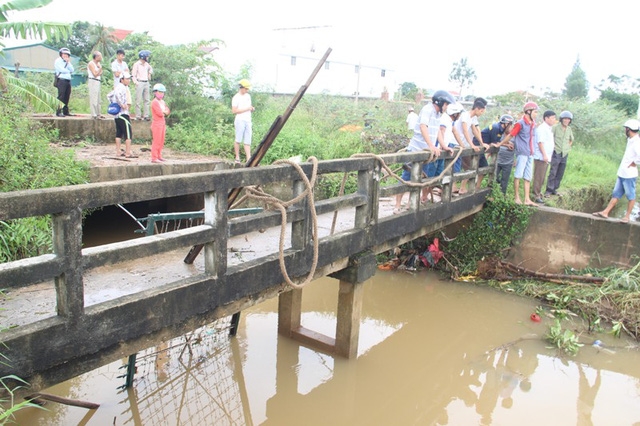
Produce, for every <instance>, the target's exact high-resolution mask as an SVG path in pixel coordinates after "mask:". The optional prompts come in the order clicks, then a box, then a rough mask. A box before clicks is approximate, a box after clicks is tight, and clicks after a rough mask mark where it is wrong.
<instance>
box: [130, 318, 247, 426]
mask: <svg viewBox="0 0 640 426" xmlns="http://www.w3.org/2000/svg"><path fill="white" fill-rule="evenodd" d="M230 320H231V317H227V318H224V319H221V320H218V321H216V322H215V323H212V324H209V325H207V326H204V327H201V328H199V329H197V330H195V331H193V332H191V333H189V334H187V335H185V336H181V337H178V338H175V339H172V340H170V341H168V342H165V343H163V344H161V345H158V346H156V347H154V348H150V349H148V350H146V351H143V352H139V353H138V355H137V360H136V367H137V369H136V373H135V378H134V381H133V386H132V387H131V388H129V389H125V390H123V395H124V396H125V397H126V398H125V399H127V400H128V401H124V400H123V401H122V402H121V404H122V405H123V406H126V407H128V409H127V410H126V412H123V413H122V415H123V417H124V418H126V419H128V420H127V421H125V422H124V423H123V424H149V425H151V424H153V425H172V424H175V425H177V424H179V425H198V426H201V425H203V426H206V425H216V426H217V425H250V424H252V422H251V419H250V415H249V408H248V401H247V400H246V392H245V390H244V379H243V377H242V366H241V362H240V360H241V354H240V349H239V348H238V345H237V341H236V339H233V338H230V337H229V329H230ZM129 421H130V423H129Z"/></svg>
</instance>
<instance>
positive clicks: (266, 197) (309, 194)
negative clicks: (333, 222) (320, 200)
mask: <svg viewBox="0 0 640 426" xmlns="http://www.w3.org/2000/svg"><path fill="white" fill-rule="evenodd" d="M307 161H308V162H310V163H311V164H312V166H313V168H312V171H311V179H309V178H307V175H306V174H305V173H304V170H302V167H300V165H299V164H298V163H296V162H294V161H291V160H278V161H275V162H274V163H273V164H288V165H290V166H292V167H293V168H294V169H296V171H297V172H298V174H299V175H300V180H302V182H303V183H304V186H305V190H304V191H303V192H301V193H300V194H299V195H298V196H296V197H295V198H293V199H291V200H289V201H283V200H280V199H278V198H276V197H274V196H273V195H270V194H267V193H266V192H264V191H263V190H262V189H261V188H260V187H259V186H248V187H246V188H245V191H246V195H245V196H244V197H243V198H242V199H241V200H240V201H242V200H244V199H245V198H250V199H253V200H256V201H259V202H262V203H265V204H268V205H271V206H274V207H276V208H277V209H278V210H280V215H281V221H280V245H279V257H278V260H279V262H280V271H281V272H282V276H283V277H284V280H285V282H286V283H287V285H289V287H292V288H295V289H300V288H302V287H304V286H305V285H307V284H308V283H310V282H311V280H312V279H313V276H314V274H315V271H316V267H317V266H318V216H317V214H316V206H315V201H314V199H313V189H314V187H315V184H316V177H317V174H318V159H317V158H316V157H309V158H308V159H307ZM305 197H306V199H307V204H308V206H309V212H310V213H311V221H312V231H311V232H312V239H313V262H312V265H311V269H310V270H309V274H308V275H307V277H306V278H305V280H304V281H303V282H302V283H300V284H296V283H294V282H293V281H292V280H291V278H290V277H289V274H288V272H287V267H286V265H285V263H284V241H285V233H286V228H287V208H288V207H290V206H292V205H293V204H296V203H297V202H299V201H300V200H302V199H303V198H305ZM240 201H238V203H236V204H239V203H240Z"/></svg>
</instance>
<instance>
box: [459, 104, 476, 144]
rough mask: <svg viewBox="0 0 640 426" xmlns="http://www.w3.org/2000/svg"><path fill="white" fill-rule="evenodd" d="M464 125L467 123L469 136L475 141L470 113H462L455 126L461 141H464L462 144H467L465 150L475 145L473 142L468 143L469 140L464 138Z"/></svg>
mask: <svg viewBox="0 0 640 426" xmlns="http://www.w3.org/2000/svg"><path fill="white" fill-rule="evenodd" d="M474 118H476V117H474ZM476 121H477V118H476ZM462 123H465V124H466V125H467V130H468V131H469V136H470V137H471V138H472V139H473V133H471V116H470V115H469V111H462V113H461V114H460V117H458V119H457V120H456V122H455V123H454V124H453V126H454V127H455V129H456V131H457V132H458V135H459V136H460V139H462V142H466V144H467V145H465V146H464V148H468V147H470V146H473V144H472V143H471V141H468V140H467V138H466V137H465V136H464V132H463V131H462Z"/></svg>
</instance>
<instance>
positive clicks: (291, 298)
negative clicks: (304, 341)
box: [278, 289, 302, 337]
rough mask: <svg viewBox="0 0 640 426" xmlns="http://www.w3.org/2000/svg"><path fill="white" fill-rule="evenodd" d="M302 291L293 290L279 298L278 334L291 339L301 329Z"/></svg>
mask: <svg viewBox="0 0 640 426" xmlns="http://www.w3.org/2000/svg"><path fill="white" fill-rule="evenodd" d="M301 316H302V289H293V290H290V291H287V292H285V293H281V294H280V295H279V296H278V333H280V334H281V335H283V336H287V337H291V335H292V332H293V331H295V330H298V329H299V328H300V318H301Z"/></svg>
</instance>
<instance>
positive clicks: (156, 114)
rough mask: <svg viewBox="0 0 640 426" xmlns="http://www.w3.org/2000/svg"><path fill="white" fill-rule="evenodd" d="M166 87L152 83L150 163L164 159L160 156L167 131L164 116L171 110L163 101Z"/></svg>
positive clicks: (161, 161)
mask: <svg viewBox="0 0 640 426" xmlns="http://www.w3.org/2000/svg"><path fill="white" fill-rule="evenodd" d="M166 91H167V88H166V87H164V84H160V83H157V84H154V86H153V101H151V116H152V117H153V121H152V122H151V136H152V141H151V162H152V163H164V161H165V159H164V158H162V149H163V148H164V139H165V134H166V131H167V125H166V121H165V117H166V116H168V115H169V114H170V113H171V111H170V110H169V107H168V106H167V104H166V103H165V101H164V94H165V93H166Z"/></svg>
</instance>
